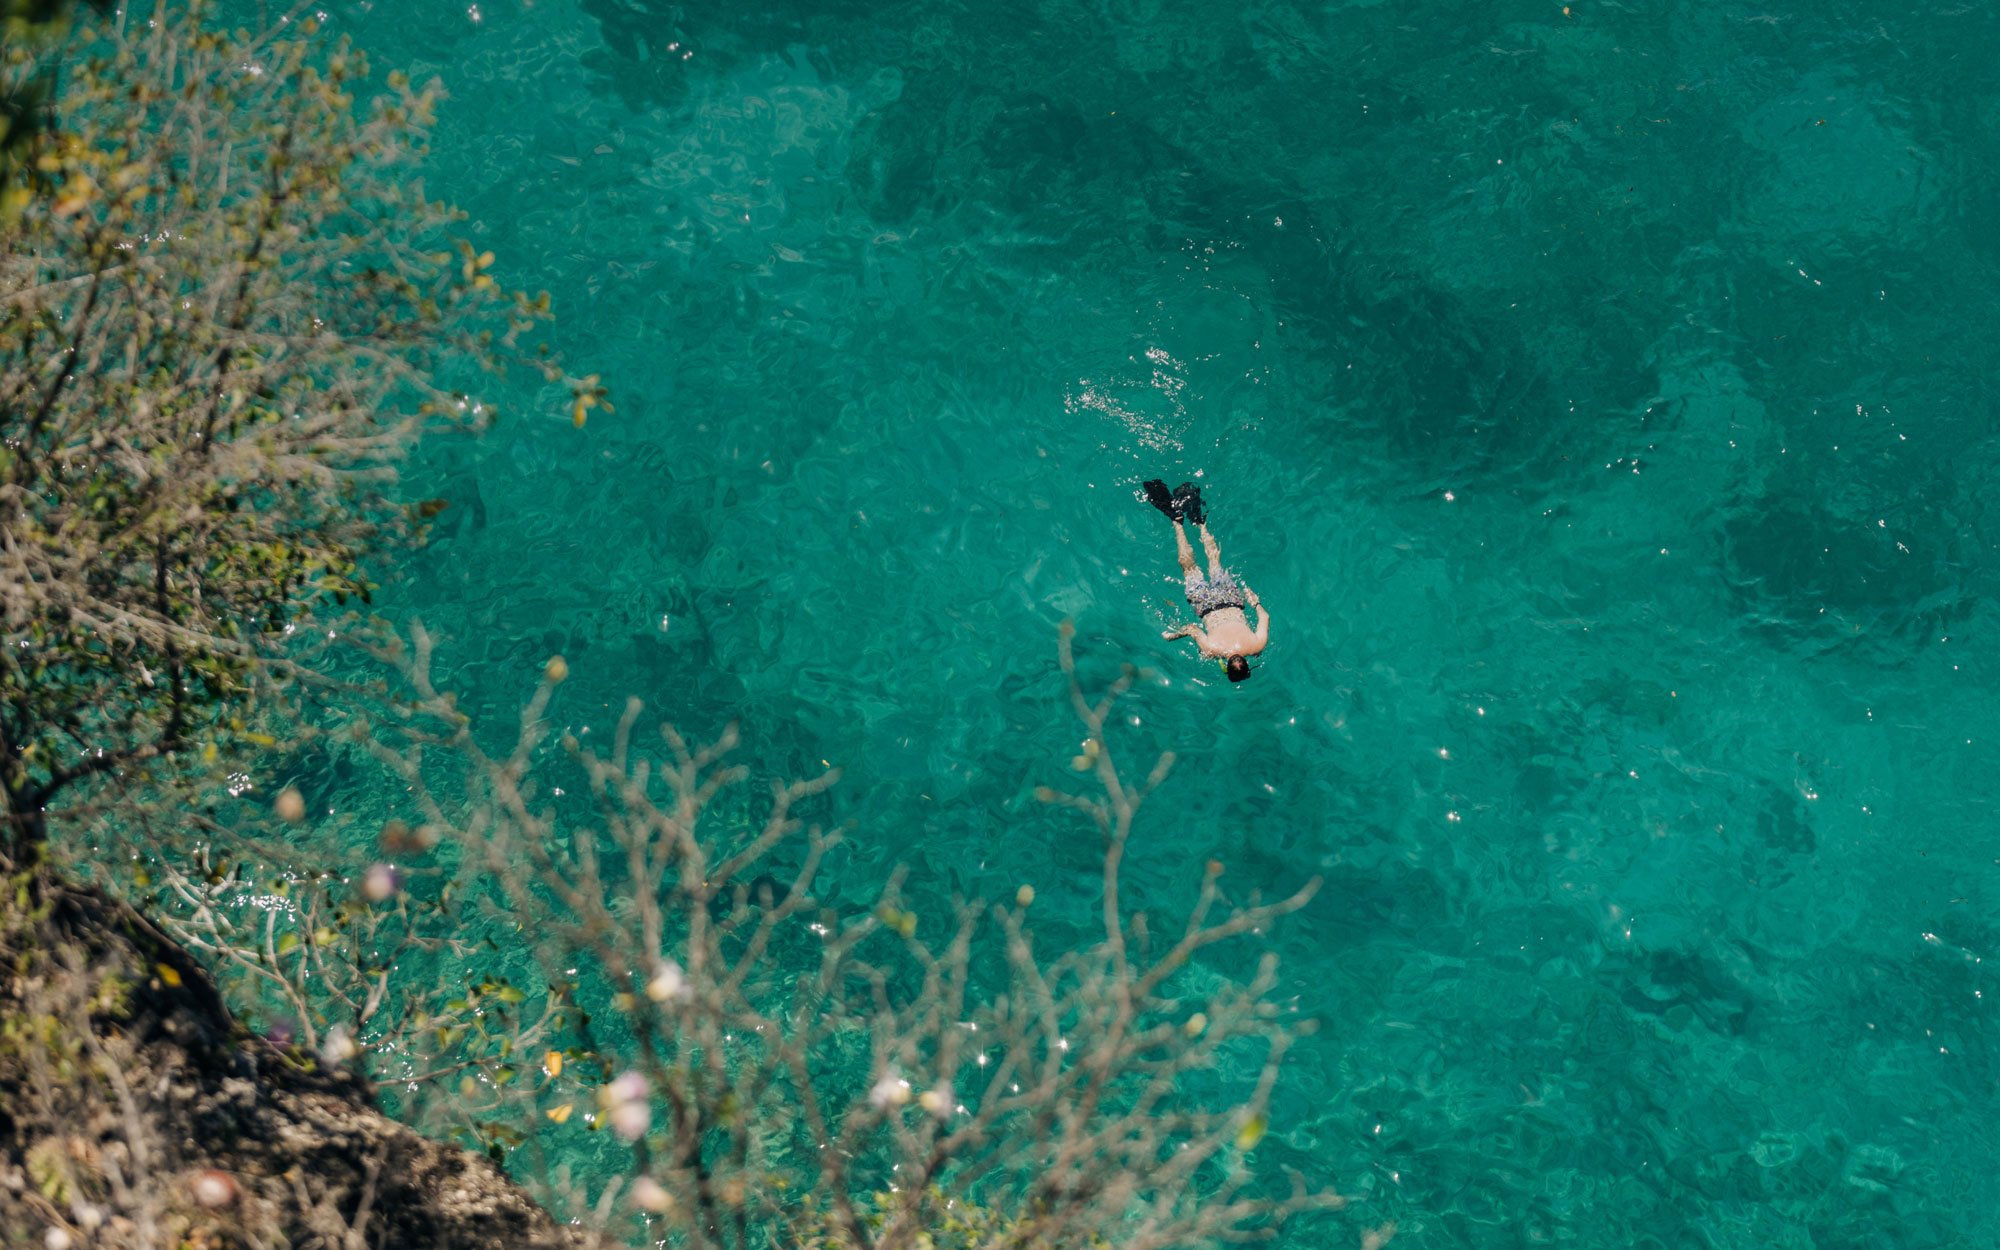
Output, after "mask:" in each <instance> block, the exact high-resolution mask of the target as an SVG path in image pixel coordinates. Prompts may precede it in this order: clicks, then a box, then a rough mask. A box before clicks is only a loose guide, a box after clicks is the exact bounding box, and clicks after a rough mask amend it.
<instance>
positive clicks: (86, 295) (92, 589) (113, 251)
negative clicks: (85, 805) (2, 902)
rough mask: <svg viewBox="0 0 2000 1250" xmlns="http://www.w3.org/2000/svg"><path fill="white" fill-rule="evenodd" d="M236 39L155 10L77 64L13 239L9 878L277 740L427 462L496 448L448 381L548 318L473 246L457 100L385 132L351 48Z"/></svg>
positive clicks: (0, 607) (5, 293) (2, 281)
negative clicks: (245, 751) (36, 848)
mask: <svg viewBox="0 0 2000 1250" xmlns="http://www.w3.org/2000/svg"><path fill="white" fill-rule="evenodd" d="M205 14H206V6H205V5H201V4H194V5H175V4H167V3H162V4H159V5H157V6H155V7H153V8H152V9H151V10H150V11H148V10H147V6H144V5H138V6H131V7H128V8H126V9H123V10H121V11H120V12H119V13H118V14H117V15H116V16H115V17H112V18H107V19H105V20H104V21H102V22H80V23H79V27H80V29H79V30H78V31H77V32H75V33H73V34H71V35H70V36H68V37H67V38H66V39H64V40H61V41H59V42H57V43H56V44H55V45H54V46H53V48H52V49H50V50H47V51H45V52H43V53H40V54H38V55H39V56H41V57H42V58H44V60H43V61H38V62H36V64H45V63H46V59H47V58H55V57H62V58H64V59H65V66H64V77H63V83H62V87H61V92H60V96H59V98H58V99H57V102H56V116H57V119H58V122H59V124H58V125H57V127H56V129H55V130H54V131H53V132H52V133H51V134H49V135H47V136H45V137H44V138H43V139H42V140H41V141H40V142H39V144H38V146H37V149H36V156H35V161H34V169H33V172H34V175H35V176H36V177H37V178H39V179H41V180H42V182H43V183H44V184H45V186H46V187H47V194H45V195H37V196H32V197H27V198H26V199H25V201H23V202H18V203H17V204H16V208H17V210H18V211H17V212H16V214H15V215H14V216H13V218H12V219H11V220H8V221H6V222H5V223H4V224H0V243H4V253H0V435H4V442H0V534H4V535H5V538H4V542H0V631H4V643H5V645H4V647H0V803H4V809H0V814H4V816H5V817H6V828H5V836H4V837H0V860H4V859H15V860H18V859H19V858H20V856H21V854H22V852H23V849H24V848H28V847H31V846H32V845H33V844H34V843H36V842H37V841H38V840H39V839H40V837H41V836H42V829H43V822H44V817H43V812H44V810H45V809H46V808H47V807H48V806H49V805H50V804H51V803H52V802H54V801H56V800H57V798H58V796H65V792H69V794H68V795H67V796H65V797H69V798H70V800H71V801H75V800H74V792H75V791H76V790H77V789H78V788H79V783H92V784H91V785H90V787H89V788H90V789H91V791H92V793H93V795H94V796H95V797H96V798H97V799H98V800H100V801H111V800H115V799H116V798H117V797H118V796H119V795H120V794H125V793H130V792H131V790H132V788H133V787H134V786H135V785H136V784H137V783H139V782H142V781H144V780H146V779H147V778H148V777H150V776H157V775H158V774H159V773H160V771H161V770H160V768H159V765H160V763H161V762H162V761H166V760H170V759H173V758H175V757H189V756H192V757H193V758H195V759H197V760H200V759H202V758H204V757H206V758H208V759H211V760H212V759H213V758H215V757H216V756H217V754H218V753H226V752H227V751H228V750H229V749H230V748H231V747H232V746H234V745H240V744H241V743H242V742H244V740H246V739H247V740H248V741H250V742H252V743H255V742H259V741H263V742H268V741H269V740H270V738H269V735H268V734H263V735H260V734H259V732H258V729H257V726H256V718H257V715H258V714H259V711H260V709H261V708H262V707H264V706H266V705H268V703H269V701H270V699H271V698H272V696H274V695H275V694H277V693H278V692H280V691H281V690H282V689H283V688H284V687H285V685H286V684H287V683H288V682H290V681H292V680H295V679H296V678H297V677H298V676H300V675H301V672H302V670H301V668H300V667H299V665H298V662H297V661H298V653H297V650H296V647H295V645H294V643H293V641H291V640H290V636H291V635H294V634H300V633H304V632H308V631H307V630H306V629H305V627H307V626H308V624H309V622H311V621H312V620H313V619H314V618H315V614H317V613H321V612H322V611H324V610H325V609H326V608H328V607H330V606H333V605H338V604H340V603H343V602H346V601H349V600H352V599H356V598H358V599H360V600H364V601H365V600H366V599H367V598H368V596H369V594H370V591H371V586H370V584H369V581H368V579H367V575H366V573H365V572H364V571H363V568H362V564H361V561H362V558H363V556H364V554H365V553H366V552H367V551H368V550H369V549H370V548H371V547H375V546H379V545H380V544H381V543H382V542H383V541H385V540H386V539H388V538H389V537H390V536H391V535H392V534H393V533H394V532H396V531H398V530H400V529H402V528H404V527H406V526H407V525H408V524H409V522H410V520H411V518H410V517H409V516H408V515H407V514H405V513H404V512H403V511H402V510H400V509H398V508H397V507H395V506H394V505H393V504H392V502H391V501H390V499H389V498H388V496H387V493H386V492H387V490H388V488H389V487H390V485H391V484H392V483H393V480H394V463H395V461H396V459H397V458H398V457H399V456H400V455H401V454H402V453H403V452H404V451H405V449H406V448H407V447H408V446H409V444H410V443H411V441H412V440H413V439H415V438H417V437H418V436H419V435H420V434H422V433H423V432H425V431H426V430H429V429H433V428H437V427H439V426H467V425H471V426H476V425H478V424H480V423H482V422H483V421H485V420H487V419H490V416H491V413H490V411H489V410H488V409H486V408H485V407H483V406H482V405H481V404H480V403H479V402H478V401H477V400H475V399H473V398H471V397H470V396H468V395H466V394H463V393H461V392H460V391H459V390H457V389H456V388H454V387H453V386H451V385H449V384H447V383H446V382H445V381H443V380H441V379H444V378H447V377H455V376H461V375H463V376H466V377H467V378H471V377H473V376H476V374H477V371H478V370H479V369H480V368H481V367H482V366H490V365H492V364H494V363H495V362H496V360H497V358H498V356H499V354H500V353H503V352H506V351H507V350H508V349H509V347H510V346H511V344H512V341H513V338H514V336H515V335H516V334H518V333H519V332H520V331H521V330H522V329H523V328H524V327H525V326H526V325H527V324H528V323H529V322H530V321H532V320H533V319H534V318H536V317H538V316H540V315H541V314H542V312H543V311H544V310H545V308H546V297H543V298H542V299H540V300H536V301H530V300H528V299H526V298H524V297H521V296H517V295H509V294H508V293H506V292H504V291H502V290H501V289H500V288H499V286H498V285H497V284H496V283H495V281H494V279H493V277H492V276H491V274H490V273H489V272H488V270H489V267H490V266H491V264H492V260H493V258H492V256H491V254H490V253H475V252H474V250H473V249H472V248H470V247H469V246H467V245H464V244H463V243H461V244H460V245H459V247H458V250H457V251H456V252H453V251H451V250H450V249H449V248H448V247H447V246H446V239H445V236H444V234H443V231H444V230H445V229H446V228H447V227H448V226H449V224H450V223H451V222H452V221H453V220H454V219H455V214H454V213H453V212H452V211H451V210H449V209H448V208H446V207H444V206H442V205H440V204H437V203H434V202H432V201H431V200H429V199H428V198H426V197H425V195H424V194H423V190H422V184H421V182H420V181H419V180H418V179H416V178H415V177H414V176H413V167H414V162H415V161H416V159H417V158H418V157H419V156H420V155H421V135H422V127H423V125H424V124H425V123H426V122H427V121H428V120H429V118H430V116H431V111H432V107H433V103H434V100H435V92H434V91H432V90H428V89H426V90H419V89H417V88H415V87H413V86H412V85H411V84H410V83H409V82H408V81H407V80H406V79H405V78H403V77H401V76H400V75H389V76H388V77H387V79H386V88H385V91H386V94H384V95H383V96H382V97H381V98H379V99H377V100H375V101H374V102H373V103H372V104H368V105H365V106H363V105H357V103H356V93H357V92H358V91H360V90H361V89H362V88H363V85H364V83H366V82H367V81H369V79H368V75H367V67H366V66H365V64H364V63H363V62H362V60H361V58H360V57H359V56H358V55H356V54H355V53H354V51H353V50H352V49H351V48H349V47H348V46H347V45H346V44H345V43H344V42H341V41H334V40H330V39H327V38H324V37H321V36H319V35H317V34H316V33H315V32H314V31H313V29H312V26H311V23H310V22H305V23H296V24H294V26H292V27H290V28H287V29H288V30H289V31H290V33H289V34H288V35H287V36H286V37H284V38H278V37H274V36H254V35H248V34H241V35H235V36H225V35H222V34H219V33H217V32H215V31H212V30H210V29H209V28H208V27H207V25H206V22H205ZM22 55H27V54H24V53H20V52H10V53H9V56H10V57H13V58H17V59H18V57H20V56H22ZM17 68H18V67H17ZM33 68H34V67H33V66H30V69H33ZM545 367H547V368H549V369H550V372H551V374H553V367H552V366H545Z"/></svg>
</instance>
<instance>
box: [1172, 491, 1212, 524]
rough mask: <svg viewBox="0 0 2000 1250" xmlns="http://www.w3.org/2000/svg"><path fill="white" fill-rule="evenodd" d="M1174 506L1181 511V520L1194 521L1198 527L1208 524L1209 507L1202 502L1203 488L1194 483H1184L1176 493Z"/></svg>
mask: <svg viewBox="0 0 2000 1250" xmlns="http://www.w3.org/2000/svg"><path fill="white" fill-rule="evenodd" d="M1174 506H1175V508H1176V509H1177V510H1178V511H1179V514H1180V516H1179V519H1180V520H1183V521H1192V522H1194V523H1195V524H1196V525H1206V524H1208V506H1207V505H1206V504H1204V503H1202V501H1201V487H1199V486H1196V485H1195V484H1194V483H1193V482H1182V483H1181V484H1180V489H1178V490H1176V491H1175V492H1174Z"/></svg>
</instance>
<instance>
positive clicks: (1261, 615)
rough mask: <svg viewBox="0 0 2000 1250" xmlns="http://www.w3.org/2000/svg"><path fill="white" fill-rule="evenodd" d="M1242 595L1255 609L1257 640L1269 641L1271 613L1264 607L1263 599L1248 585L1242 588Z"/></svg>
mask: <svg viewBox="0 0 2000 1250" xmlns="http://www.w3.org/2000/svg"><path fill="white" fill-rule="evenodd" d="M1243 597H1244V598H1246V599H1248V600H1249V601H1250V606H1251V607H1253V608H1255V609H1257V641H1258V642H1260V643H1261V642H1269V641H1270V640H1271V614H1270V613H1269V612H1268V611H1266V610H1265V609H1264V601H1263V600H1261V599H1259V598H1258V597H1257V592H1256V591H1254V590H1252V589H1250V588H1249V587H1248V586H1245V587H1244V588H1243Z"/></svg>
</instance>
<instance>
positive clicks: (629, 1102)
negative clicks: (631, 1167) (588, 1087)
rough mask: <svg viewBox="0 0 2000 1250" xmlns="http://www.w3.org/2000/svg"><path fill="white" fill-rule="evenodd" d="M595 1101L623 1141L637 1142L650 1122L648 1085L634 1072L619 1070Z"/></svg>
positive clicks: (651, 1107) (650, 1103)
mask: <svg viewBox="0 0 2000 1250" xmlns="http://www.w3.org/2000/svg"><path fill="white" fill-rule="evenodd" d="M597 1101H598V1104H599V1105H600V1106H602V1107H603V1108H604V1112H605V1115H606V1116H607V1117H608V1118H609V1119H610V1121H611V1131H612V1132H614V1133H616V1134H618V1135H619V1136H620V1137H622V1138H624V1139H625V1140H626V1141H638V1140H639V1139H640V1138H641V1137H644V1136H645V1135H646V1130H647V1129H649V1128H651V1127H652V1125H653V1102H652V1086H650V1085H648V1084H647V1083H646V1078H645V1077H644V1076H642V1075H640V1074H639V1073H637V1072H624V1073H620V1074H619V1076H618V1078H617V1079H616V1080H614V1081H612V1082H611V1084H609V1085H606V1086H605V1087H604V1088H603V1089H601V1090H599V1091H598V1094H597Z"/></svg>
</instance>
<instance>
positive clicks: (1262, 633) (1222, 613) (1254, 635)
mask: <svg viewBox="0 0 2000 1250" xmlns="http://www.w3.org/2000/svg"><path fill="white" fill-rule="evenodd" d="M1144 489H1145V492H1146V502H1148V503H1150V504H1152V505H1153V506H1154V507H1155V508H1158V509H1159V510H1160V511H1162V512H1164V513H1166V514H1167V519H1169V520H1171V521H1172V522H1173V523H1174V543H1175V545H1176V546H1177V547H1178V548H1179V549H1180V558H1181V575H1182V576H1183V577H1184V578H1185V579H1186V583H1185V585H1186V593H1187V601H1188V604H1189V605H1190V606H1191V607H1193V608H1194V610H1195V612H1196V613H1197V614H1198V615H1199V616H1200V617H1201V621H1200V623H1199V624H1190V625H1180V626H1176V627H1175V628H1173V629H1170V630H1167V631H1166V632H1165V633H1162V634H1161V635H1160V637H1162V638H1165V639H1167V640H1168V641H1170V642H1171V641H1172V640H1173V639H1175V638H1192V639H1194V642H1195V645H1196V646H1197V647H1199V648H1201V653H1202V654H1203V655H1205V656H1207V657H1209V658H1210V659H1214V660H1221V661H1222V667H1223V669H1224V670H1225V671H1226V672H1228V674H1229V680H1231V681H1244V680H1246V679H1247V678H1248V677H1249V676H1250V659H1249V657H1251V656H1253V655H1257V654H1259V653H1261V652H1262V651H1263V650H1264V646H1265V644H1266V643H1268V642H1269V641H1270V639H1271V614H1270V613H1269V612H1266V611H1265V610H1264V605H1263V604H1262V603H1260V602H1258V600H1257V592H1256V591H1254V590H1252V589H1250V588H1249V587H1248V586H1246V585H1243V584H1242V583H1241V582H1238V581H1237V580H1236V578H1235V577H1234V576H1233V575H1232V574H1231V573H1230V572H1229V571H1228V570H1227V569H1225V568H1223V567H1222V549H1221V548H1220V547H1218V546H1216V543H1215V535H1213V534H1211V533H1209V532H1208V513H1207V510H1206V509H1205V508H1204V507H1203V506H1202V502H1201V487H1199V486H1196V485H1195V484H1194V483H1192V482H1182V483H1181V484H1180V488H1179V489H1177V490H1171V491H1170V490H1168V489H1167V484H1166V483H1165V482H1161V481H1151V482H1147V483H1146V484H1145V487H1144ZM1187 521H1193V522H1194V523H1195V525H1196V527H1198V528H1199V529H1200V530H1201V545H1202V549H1203V550H1204V551H1206V552H1208V573H1207V575H1205V576H1204V575H1203V573H1202V571H1201V565H1199V564H1197V563H1196V562H1195V558H1194V548H1193V547H1191V546H1189V545H1188V536H1187V526H1186V524H1185V522H1187ZM1245 604H1248V605H1249V606H1251V607H1253V608H1256V609H1257V628H1255V629H1251V628H1250V618H1249V617H1248V616H1246V615H1244V612H1243V607H1244V605H1245Z"/></svg>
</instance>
